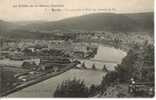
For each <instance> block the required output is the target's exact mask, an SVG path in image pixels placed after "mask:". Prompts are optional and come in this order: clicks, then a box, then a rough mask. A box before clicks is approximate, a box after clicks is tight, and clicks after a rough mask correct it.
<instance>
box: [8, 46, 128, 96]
mask: <svg viewBox="0 0 156 100" xmlns="http://www.w3.org/2000/svg"><path fill="white" fill-rule="evenodd" d="M124 56H126V53H125V52H123V51H121V50H119V49H115V48H112V47H105V46H103V45H100V46H99V48H98V52H97V55H96V56H95V58H93V59H97V60H103V61H106V62H96V61H90V60H82V62H85V63H86V67H88V68H89V67H91V66H92V64H95V66H96V68H99V69H102V68H103V66H104V64H105V65H106V66H107V68H108V69H109V70H113V69H114V66H115V65H116V64H119V63H120V62H121V60H122V58H123V57H124ZM108 61H109V62H111V61H112V62H114V61H115V62H118V63H108ZM104 75H105V73H104V72H102V71H91V70H78V69H71V70H69V71H67V72H65V73H63V74H61V75H58V76H56V77H52V78H50V79H48V80H45V81H43V82H40V83H38V84H35V85H32V86H30V87H27V88H24V89H23V90H20V91H18V92H15V93H13V94H10V95H9V96H8V97H52V96H53V93H54V91H55V89H56V87H57V85H58V84H61V83H62V81H64V80H67V79H73V78H76V79H82V80H84V82H85V84H86V85H87V86H90V85H91V84H96V85H97V84H100V82H101V80H102V77H103V76H104Z"/></svg>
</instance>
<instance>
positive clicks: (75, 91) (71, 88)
mask: <svg viewBox="0 0 156 100" xmlns="http://www.w3.org/2000/svg"><path fill="white" fill-rule="evenodd" d="M88 96H89V92H88V87H87V86H86V85H85V84H84V81H81V80H76V79H73V80H66V81H63V82H62V84H61V85H58V86H57V89H56V90H55V93H54V97H88Z"/></svg>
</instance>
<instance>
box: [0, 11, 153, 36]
mask: <svg viewBox="0 0 156 100" xmlns="http://www.w3.org/2000/svg"><path fill="white" fill-rule="evenodd" d="M56 30H58V31H61V32H71V31H117V32H137V31H152V32H153V30H154V13H153V12H149V13H134V14H133V13H132V14H117V13H94V14H88V15H84V16H77V17H72V18H67V19H63V20H59V21H54V22H47V21H45V22H44V21H41V22H32V23H31V22H23V23H22V22H21V23H20V24H17V23H10V22H5V21H0V32H3V31H7V32H12V34H13V33H14V32H15V33H16V32H17V33H18V31H20V32H21V31H30V32H31V31H51V32H53V31H56ZM33 34H34V33H33Z"/></svg>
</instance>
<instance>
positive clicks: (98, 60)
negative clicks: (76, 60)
mask: <svg viewBox="0 0 156 100" xmlns="http://www.w3.org/2000/svg"><path fill="white" fill-rule="evenodd" d="M84 61H92V62H101V63H113V64H119V63H120V62H119V61H109V60H100V59H88V60H84Z"/></svg>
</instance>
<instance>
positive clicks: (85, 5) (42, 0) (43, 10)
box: [0, 0, 154, 21]
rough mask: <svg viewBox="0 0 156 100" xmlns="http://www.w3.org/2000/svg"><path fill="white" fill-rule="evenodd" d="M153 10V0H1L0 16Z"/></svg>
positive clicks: (21, 18) (51, 17) (16, 18)
mask: <svg viewBox="0 0 156 100" xmlns="http://www.w3.org/2000/svg"><path fill="white" fill-rule="evenodd" d="M19 5H20V6H21V5H24V6H27V7H19ZM39 5H44V6H46V7H43V6H42V7H39ZM50 5H52V6H50ZM30 6H31V7H30ZM35 6H36V7H35ZM47 6H48V7H47ZM49 6H50V7H49ZM56 6H57V7H56ZM153 11H154V0H0V19H1V20H7V21H32V20H47V21H55V20H60V19H64V18H68V17H73V16H81V15H85V14H89V13H103V12H104V13H106V12H107V13H108V12H112V13H140V12H153Z"/></svg>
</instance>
